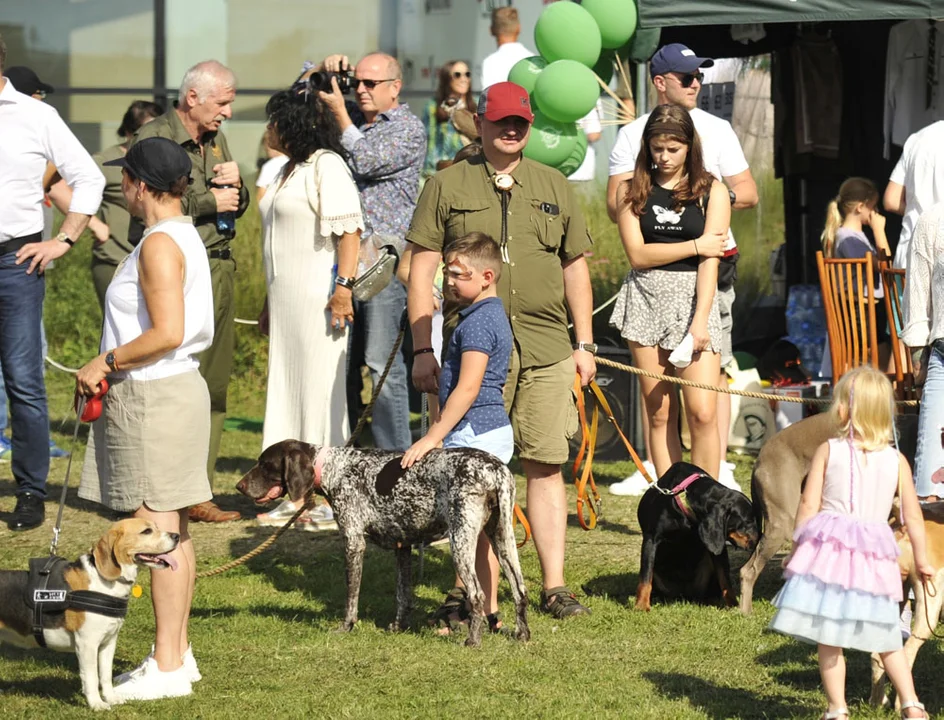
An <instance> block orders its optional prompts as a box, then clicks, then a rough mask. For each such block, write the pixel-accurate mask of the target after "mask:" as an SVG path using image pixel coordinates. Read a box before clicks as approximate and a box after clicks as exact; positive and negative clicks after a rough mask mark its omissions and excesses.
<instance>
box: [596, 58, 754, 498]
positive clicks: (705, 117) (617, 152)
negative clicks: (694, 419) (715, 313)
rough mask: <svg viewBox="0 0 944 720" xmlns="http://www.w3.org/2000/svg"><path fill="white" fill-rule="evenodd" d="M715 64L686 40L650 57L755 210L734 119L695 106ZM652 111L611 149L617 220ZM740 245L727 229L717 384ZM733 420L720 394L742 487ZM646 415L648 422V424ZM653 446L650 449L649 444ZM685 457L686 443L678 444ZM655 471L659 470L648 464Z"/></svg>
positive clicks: (717, 165) (659, 86)
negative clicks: (707, 70)
mask: <svg viewBox="0 0 944 720" xmlns="http://www.w3.org/2000/svg"><path fill="white" fill-rule="evenodd" d="M714 64H715V61H714V60H712V59H711V58H703V57H699V56H698V55H697V54H695V52H694V51H693V50H691V49H689V48H687V47H686V46H684V45H682V44H681V43H672V44H671V45H665V46H664V47H661V48H659V50H658V51H657V52H656V54H655V55H653V56H652V59H651V60H650V61H649V73H650V75H651V76H652V84H653V85H655V88H656V93H657V95H658V104H659V105H677V106H678V107H682V108H685V109H686V110H688V112H689V114H690V115H691V116H692V122H693V123H694V124H695V130H696V131H697V132H698V137H699V138H700V139H701V147H702V154H703V156H704V161H705V169H707V170H708V172H710V173H711V174H712V175H714V176H715V177H716V178H718V180H721V181H722V182H724V184H725V185H727V186H728V194H729V195H730V197H731V207H732V209H735V210H740V209H742V208H751V207H754V206H755V205H756V204H757V185H756V184H755V183H754V177H753V176H752V175H751V170H750V167H749V166H748V164H747V159H746V158H745V157H744V151H743V150H742V149H741V143H740V141H739V140H738V138H737V135H735V134H734V128H732V127H731V123H729V122H728V121H727V120H723V119H722V118H718V117H715V116H714V115H711V114H710V113H706V112H705V111H704V110H701V109H699V108H698V107H696V104H697V102H698V91H699V90H701V82H702V80H703V79H704V74H703V73H702V72H701V68H708V67H711V66H712V65H714ZM648 119H649V115H648V114H646V115H643V116H642V117H639V118H636V120H634V121H633V122H631V123H630V124H629V125H627V126H625V127H624V128H622V129H621V130H620V131H619V135H618V136H617V138H616V144H615V145H614V146H613V150H612V152H611V153H610V179H609V182H608V183H607V186H606V209H607V212H608V213H609V216H610V219H611V220H612V221H613V222H616V219H617V217H618V215H619V213H620V212H621V211H622V209H623V205H624V203H623V197H624V193H625V192H626V189H627V187H628V183H626V182H625V181H627V180H630V179H631V178H632V177H633V170H634V169H635V167H636V157H637V156H638V155H639V149H640V148H639V146H640V143H641V142H642V133H643V129H644V128H645V127H646V121H647V120H648ZM736 262H737V244H736V243H735V242H734V235H733V234H731V232H730V230H729V231H728V245H727V246H726V248H725V256H724V257H723V258H722V260H721V267H720V268H719V270H718V305H719V309H720V310H721V326H722V331H723V337H722V343H723V346H722V349H721V377H720V378H719V381H718V384H719V386H721V387H725V388H726V387H727V385H728V382H727V375H726V374H725V368H726V367H727V366H728V365H729V364H730V362H731V360H732V359H733V357H734V356H733V352H732V348H731V330H732V319H731V308H732V306H733V305H734V281H735V279H736V270H735V268H736V265H735V263H736ZM676 398H677V396H674V395H673V400H672V404H671V407H670V410H669V418H668V427H676V425H677V422H678V400H677V399H676ZM730 418H731V396H730V395H727V394H725V393H718V437H719V442H720V444H721V473H720V476H719V477H718V478H717V479H718V480H720V481H721V482H724V483H725V484H727V485H730V486H731V487H737V483H736V481H735V480H734V475H733V473H732V466H730V465H728V464H727V463H726V462H725V460H726V456H727V449H728V426H729V424H730ZM647 421H648V420H647V417H646V414H645V413H643V424H644V425H645V424H646V423H647ZM644 429H645V430H646V432H645V433H644V435H645V436H646V437H648V435H649V433H648V428H644ZM647 450H648V448H647ZM678 452H679V457H678V458H673V459H678V460H681V459H682V458H681V446H680V445H679V448H678ZM646 465H647V469H648V470H649V471H650V473H651V474H654V473H655V469H654V468H653V467H651V465H650V463H649V462H648V461H647V463H646ZM647 487H648V486H647V484H646V482H645V480H644V479H643V478H642V475H641V474H640V473H639V472H638V471H637V473H636V474H635V475H632V476H630V477H628V478H626V480H624V481H622V482H619V483H614V484H613V485H611V486H610V492H612V493H613V494H614V495H641V494H642V493H643V492H645V490H646V488H647Z"/></svg>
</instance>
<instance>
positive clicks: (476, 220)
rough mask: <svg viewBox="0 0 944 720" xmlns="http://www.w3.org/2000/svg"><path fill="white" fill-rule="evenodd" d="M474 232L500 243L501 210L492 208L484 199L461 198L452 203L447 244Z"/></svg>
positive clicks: (447, 222)
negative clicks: (484, 234)
mask: <svg viewBox="0 0 944 720" xmlns="http://www.w3.org/2000/svg"><path fill="white" fill-rule="evenodd" d="M473 231H478V232H484V233H487V234H489V235H491V236H492V237H493V238H494V239H495V241H496V242H497V241H499V240H500V235H501V210H497V209H493V208H491V207H490V206H489V203H488V200H486V199H484V198H459V199H457V200H455V201H454V202H453V203H452V208H451V211H450V213H449V217H448V218H447V220H446V244H447V245H448V244H449V243H450V242H452V241H453V240H456V239H458V238H460V237H462V236H463V235H466V234H468V233H470V232H473ZM444 249H445V248H444Z"/></svg>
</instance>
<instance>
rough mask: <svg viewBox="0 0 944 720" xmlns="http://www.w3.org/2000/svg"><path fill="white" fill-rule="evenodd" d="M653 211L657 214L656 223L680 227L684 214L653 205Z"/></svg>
mask: <svg viewBox="0 0 944 720" xmlns="http://www.w3.org/2000/svg"><path fill="white" fill-rule="evenodd" d="M652 209H653V210H654V211H655V213H656V222H658V223H659V224H660V225H665V224H669V225H678V224H679V220H681V219H682V213H679V212H675V210H673V209H672V208H664V207H662V206H661V205H653V206H652Z"/></svg>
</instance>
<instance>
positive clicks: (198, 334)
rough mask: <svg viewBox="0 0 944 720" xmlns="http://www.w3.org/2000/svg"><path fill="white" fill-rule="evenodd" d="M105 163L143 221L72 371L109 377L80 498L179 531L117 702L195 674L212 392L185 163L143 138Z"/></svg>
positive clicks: (183, 685)
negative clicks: (195, 602) (200, 508)
mask: <svg viewBox="0 0 944 720" xmlns="http://www.w3.org/2000/svg"><path fill="white" fill-rule="evenodd" d="M106 164H107V165H115V166H118V167H121V168H122V169H123V173H122V181H121V187H122V192H123V193H124V196H125V200H126V201H127V203H128V210H129V212H130V213H131V215H132V216H133V217H137V218H140V219H141V220H142V222H143V224H144V226H145V228H146V230H145V232H144V235H143V237H142V239H141V242H140V243H139V244H138V245H137V246H136V247H135V249H134V250H133V251H132V252H131V253H130V254H129V255H128V256H127V257H126V258H125V259H124V260H123V261H122V262H121V264H120V265H119V266H118V269H117V271H116V272H115V276H114V278H113V279H112V281H111V284H110V285H109V286H108V290H107V292H106V294H105V323H104V328H103V331H102V342H101V351H102V352H101V354H100V355H98V356H97V357H95V358H94V359H92V360H91V361H89V362H88V363H87V364H86V365H85V366H84V367H83V368H82V369H81V370H79V372H78V375H77V377H76V391H77V392H78V393H80V394H81V395H85V396H86V397H88V396H91V395H93V394H95V392H96V391H97V390H98V389H99V386H100V384H101V382H102V381H103V380H104V379H105V378H106V377H107V379H108V382H109V385H110V388H109V390H108V393H107V394H106V395H105V398H104V402H103V412H102V416H101V418H100V419H99V420H97V421H96V422H94V423H93V425H92V433H91V434H90V438H89V449H88V451H87V452H86V455H85V467H84V468H83V472H82V482H81V485H80V487H79V496H80V497H83V498H85V499H88V500H93V501H95V502H99V503H101V504H103V505H105V506H107V507H109V508H111V509H112V510H117V511H119V512H130V513H133V515H134V516H135V517H140V518H145V519H148V520H151V521H153V522H155V523H156V524H157V525H158V527H160V528H161V529H162V530H165V531H167V532H173V533H179V534H180V544H179V545H178V546H177V548H176V549H175V550H174V551H173V552H172V553H169V554H168V555H166V556H161V560H162V561H163V563H164V565H165V567H163V568H160V569H152V570H151V597H152V601H153V604H154V615H155V619H156V625H157V637H156V640H155V643H154V650H153V652H152V653H151V654H150V655H149V656H148V657H147V658H145V660H144V662H143V663H142V664H141V666H140V667H138V668H137V669H136V670H134V671H132V672H131V673H128V674H127V675H125V676H121V677H119V678H117V679H116V685H115V688H114V692H115V694H116V695H117V696H118V698H119V699H121V700H154V699H158V698H165V697H176V696H179V695H189V694H190V692H191V683H192V682H196V681H197V680H199V679H200V673H199V671H198V670H197V665H196V662H195V661H194V659H193V652H192V650H191V647H190V644H189V641H188V637H187V620H188V617H189V615H190V603H191V600H192V598H193V586H194V580H195V567H196V561H195V558H194V551H193V544H192V542H191V539H190V535H189V533H188V531H187V509H188V508H189V507H190V506H191V505H196V504H197V503H200V502H203V501H205V500H209V499H210V497H211V496H212V493H211V491H210V484H209V481H208V479H207V473H206V460H207V448H208V447H209V434H210V399H209V394H208V392H207V387H206V383H205V382H204V380H203V378H202V377H201V376H200V373H199V372H198V370H197V368H198V366H199V362H198V360H197V354H198V353H199V352H200V351H202V350H204V349H205V348H207V347H209V345H210V343H211V341H212V340H213V297H212V288H211V284H210V266H209V263H208V262H207V255H206V248H204V246H203V242H202V241H201V240H200V236H199V235H198V234H197V231H196V229H195V228H194V226H193V221H192V219H191V218H189V217H186V216H184V215H183V213H182V210H181V197H183V194H184V192H185V190H186V189H187V186H188V185H189V183H190V169H191V165H190V159H189V157H188V156H187V153H186V152H185V151H184V150H183V148H181V147H180V145H178V144H177V143H175V142H173V141H172V140H168V139H166V138H147V139H145V140H141V141H140V142H138V143H136V144H134V145H132V146H131V149H130V150H129V151H128V153H127V155H125V156H124V157H121V158H118V159H115V160H111V161H109V162H108V163H106ZM105 699H106V700H108V698H107V697H106V698H105Z"/></svg>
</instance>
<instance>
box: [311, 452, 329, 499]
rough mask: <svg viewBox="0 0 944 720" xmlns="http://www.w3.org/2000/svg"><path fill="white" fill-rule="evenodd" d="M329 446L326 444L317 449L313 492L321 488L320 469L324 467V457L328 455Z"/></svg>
mask: <svg viewBox="0 0 944 720" xmlns="http://www.w3.org/2000/svg"><path fill="white" fill-rule="evenodd" d="M329 449H330V448H329V447H328V446H327V445H322V446H321V449H320V450H319V451H318V454H317V455H315V465H314V471H315V492H319V491H320V490H321V471H322V470H323V469H324V463H325V458H326V457H328V450H329Z"/></svg>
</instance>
